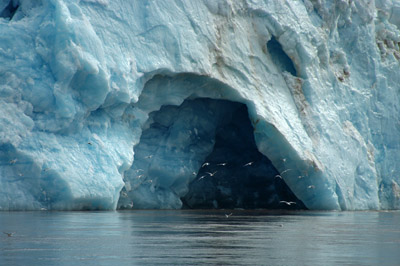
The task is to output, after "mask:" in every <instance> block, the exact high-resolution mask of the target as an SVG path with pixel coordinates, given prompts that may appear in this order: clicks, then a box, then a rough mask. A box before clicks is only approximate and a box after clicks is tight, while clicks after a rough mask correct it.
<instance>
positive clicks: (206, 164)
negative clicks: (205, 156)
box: [201, 163, 210, 167]
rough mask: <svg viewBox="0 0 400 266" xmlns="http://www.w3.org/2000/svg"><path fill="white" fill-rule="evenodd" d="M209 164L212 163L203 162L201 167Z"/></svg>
mask: <svg viewBox="0 0 400 266" xmlns="http://www.w3.org/2000/svg"><path fill="white" fill-rule="evenodd" d="M207 165H210V163H203V165H202V166H201V167H205V166H207Z"/></svg>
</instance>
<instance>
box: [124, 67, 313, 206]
mask: <svg viewBox="0 0 400 266" xmlns="http://www.w3.org/2000/svg"><path fill="white" fill-rule="evenodd" d="M165 84H167V85H165ZM156 90H157V91H158V93H155V91H156ZM230 93H232V90H231V89H229V88H228V87H227V86H224V85H223V84H221V83H219V82H217V81H215V80H211V79H209V78H204V77H198V76H195V75H190V74H187V75H178V76H176V77H165V76H156V77H155V78H153V79H152V80H151V81H150V82H148V84H147V86H146V87H145V89H144V91H143V93H142V96H141V97H140V99H139V102H138V104H137V107H138V108H139V109H142V110H143V111H144V112H148V111H151V110H146V109H145V108H146V107H148V106H160V108H159V109H158V110H154V111H151V112H150V113H149V115H148V116H146V118H145V119H144V120H145V122H144V123H143V126H142V127H143V132H142V135H141V138H140V142H139V144H137V145H136V146H135V148H134V152H135V156H134V163H133V165H132V167H131V169H129V170H128V171H126V172H125V174H124V182H125V186H124V188H123V190H122V191H121V196H120V200H119V204H118V207H119V208H121V209H126V208H139V209H140V208H145V209H148V208H162V209H164V208H167V209H171V208H172V209H178V208H191V209H192V208H204V209H209V208H226V209H227V208H229V209H232V208H243V209H255V208H257V209H258V208H266V209H277V208H279V209H305V208H306V207H305V206H304V204H303V203H302V201H301V200H299V199H298V198H297V197H296V196H295V195H294V194H293V192H292V191H291V190H290V188H289V187H288V186H287V185H286V183H285V182H284V180H283V179H282V176H281V173H279V172H278V170H277V169H276V168H275V167H274V166H273V164H272V163H271V161H270V160H269V159H268V157H267V156H265V155H263V154H262V153H260V152H259V150H258V148H257V145H256V143H255V140H254V128H253V125H252V122H251V121H250V119H249V113H248V109H247V106H246V105H245V104H243V103H240V102H237V101H232V100H225V99H226V98H228V99H229V98H230V99H235V98H236V96H235V95H233V94H230ZM157 95H158V96H157ZM206 95H208V97H206ZM210 96H211V97H213V98H214V99H213V98H210ZM223 98H225V99H223ZM237 99H238V98H237ZM150 102H151V104H149V103H150ZM153 109H154V108H153ZM253 123H257V122H255V121H254V122H253ZM288 171H289V170H288ZM285 172H286V171H285ZM284 174H285V173H282V175H284Z"/></svg>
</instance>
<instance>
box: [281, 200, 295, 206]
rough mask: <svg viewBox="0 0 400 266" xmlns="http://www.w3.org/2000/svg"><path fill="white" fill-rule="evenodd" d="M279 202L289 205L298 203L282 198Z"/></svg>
mask: <svg viewBox="0 0 400 266" xmlns="http://www.w3.org/2000/svg"><path fill="white" fill-rule="evenodd" d="M279 203H285V204H286V205H288V206H290V205H293V204H296V202H294V201H284V200H281V201H280V202H279Z"/></svg>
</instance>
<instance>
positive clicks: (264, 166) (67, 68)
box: [0, 0, 400, 210]
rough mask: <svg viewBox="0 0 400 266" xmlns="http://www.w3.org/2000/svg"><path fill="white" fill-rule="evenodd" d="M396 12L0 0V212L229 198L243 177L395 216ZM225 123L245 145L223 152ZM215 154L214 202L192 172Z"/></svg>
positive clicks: (279, 194) (317, 204)
mask: <svg viewBox="0 0 400 266" xmlns="http://www.w3.org/2000/svg"><path fill="white" fill-rule="evenodd" d="M399 17H400V3H399V2H398V1H391V0H379V1H375V2H374V1H361V0H358V1H323V0H321V1H313V0H304V1H274V0H264V1H261V0H247V1H244V0H243V1H230V0H218V1H215V0H203V1H178V0H175V1H174V0H165V1H164V0H163V1H161V0H160V1H141V0H137V1H117V0H115V1H108V0H80V1H79V0H68V1H62V0H50V1H44V0H43V1H40V0H36V1H31V0H25V1H24V0H0V62H1V64H0V209H1V210H30V209H33V210H39V209H62V210H72V209H115V208H117V207H120V208H180V207H181V206H182V202H183V203H185V204H189V205H190V206H195V205H196V204H197V205H201V204H206V205H207V204H209V203H210V202H211V205H213V206H214V207H218V205H221V204H218V200H220V201H224V197H223V195H226V196H227V198H229V199H232V200H231V201H232V202H233V201H235V202H237V203H235V204H236V205H232V206H239V207H240V200H239V199H240V198H243V197H244V194H243V195H241V194H240V193H244V192H242V190H240V189H238V186H239V185H238V184H241V182H243V187H244V188H246V189H247V188H248V186H253V185H254V184H256V183H257V182H256V183H251V182H253V181H251V182H250V181H249V179H250V178H253V177H254V176H256V178H255V179H252V180H256V179H257V178H260V180H262V181H260V183H259V184H261V185H260V186H261V187H263V188H264V187H265V189H264V190H263V189H261V190H260V191H255V190H251V191H252V192H251V193H250V192H248V193H247V192H246V193H247V194H249V195H250V194H251V197H250V196H249V197H250V198H251V199H253V200H254V202H261V203H260V204H261V205H262V202H267V203H268V202H269V203H268V204H266V205H265V207H269V206H275V207H279V203H280V202H281V201H288V200H292V201H294V202H296V204H298V205H301V204H304V206H305V207H307V208H309V209H334V210H358V209H398V208H399V207H400V186H399V185H400V177H399V176H400V166H399V164H398V163H397V162H398V161H399V159H400V155H399V147H400V140H399V136H400V126H399V125H400V124H399V119H398V116H399V99H398V95H399V93H398V91H399V84H400V75H399V74H398V73H399V70H400V69H399V60H400V50H399V45H400V34H399V33H400V32H399V27H400V20H399ZM200 102H201V104H200ZM237 106H245V107H246V108H245V109H243V110H245V111H243V112H244V113H241V114H240V116H241V117H242V116H243V114H244V117H245V116H246V115H247V116H248V118H249V121H250V123H251V126H252V128H253V134H247V133H246V134H245V133H243V132H244V131H243V132H242V130H244V129H243V128H246V126H245V123H247V122H245V119H244V118H241V120H239V121H243V122H241V123H243V127H239V126H237V122H232V123H231V124H229V123H228V121H235V119H233V120H232V114H233V113H235V110H236V109H235V108H236V107H237ZM226 123H228V124H226ZM235 123H236V124H235ZM227 128H232V130H227ZM221 132H222V133H221ZM232 132H233V133H232ZM231 133H232V134H237V136H242V139H243V138H245V140H243V141H242V142H243V143H246V147H250V146H251V145H253V144H251V143H254V145H255V148H254V149H251V150H250V149H249V150H246V152H243V153H242V154H241V153H240V152H238V153H232V154H235V156H233V155H231V154H230V155H229V156H228V154H227V153H225V151H228V150H229V146H230V143H236V142H235V141H232V140H234V139H235V138H233V137H232V138H230V137H229V136H230V135H229V134H231ZM251 137H253V138H254V140H253V139H251ZM239 139H240V138H239ZM216 143H222V144H221V145H220V144H218V145H217V144H216ZM228 144H229V145H228ZM221 147H222V148H221ZM235 147H240V145H238V146H235ZM252 147H253V146H252ZM221 150H222V151H223V152H221ZM258 153H259V154H260V155H258ZM218 154H219V155H218ZM221 154H222V155H221ZM224 154H226V156H224ZM236 154H237V155H236ZM249 154H250V155H251V154H252V155H254V156H256V155H257V156H260V157H251V160H249V162H253V161H254V160H255V161H257V162H260V163H259V165H257V167H255V165H256V164H253V165H249V166H250V167H254V168H247V169H250V170H246V171H244V170H243V171H242V170H241V169H242V168H238V167H239V166H241V167H244V164H245V163H243V162H244V161H246V156H249ZM254 158H259V159H254ZM253 159H254V160H253ZM224 160H225V161H229V162H235V163H236V166H235V167H236V168H231V169H235V170H232V171H225V172H224V174H223V175H221V176H220V179H217V178H218V175H217V174H215V175H213V176H212V177H213V178H215V179H214V181H212V182H211V181H209V182H208V183H207V182H206V181H205V180H206V179H205V178H203V179H201V180H203V181H201V182H204V188H205V189H206V188H207V189H209V190H207V191H208V192H210V191H214V192H215V191H217V190H218V191H219V192H218V193H220V194H219V196H218V199H217V198H216V199H214V200H216V201H217V203H216V204H214V203H213V202H214V200H213V199H212V196H210V195H214V194H215V193H216V192H215V193H214V192H213V193H214V194H213V193H211V192H210V193H208V192H205V191H204V192H203V191H202V189H201V188H202V187H203V186H199V185H196V184H197V183H196V182H200V181H197V180H199V178H201V177H202V176H203V174H204V173H206V172H208V173H214V172H215V171H222V170H216V169H211V168H210V169H205V168H203V167H202V166H203V165H204V164H205V163H210V162H208V161H211V162H212V163H215V167H217V164H221V163H224ZM242 163H243V165H242ZM207 166H208V167H211V165H207ZM219 166H222V165H219ZM213 167H214V166H213ZM246 167H247V166H246ZM251 169H253V170H251ZM208 170H210V171H208ZM142 172H143V173H142ZM218 173H221V172H218ZM239 174H240V175H241V177H242V178H244V179H239V176H237V175H239ZM208 175H209V176H208V177H207V178H210V177H211V175H210V174H208ZM229 175H233V178H232V182H230V181H229V178H227V176H229ZM264 175H265V178H264V179H263V176H264ZM276 178H278V179H279V180H282V182H283V183H280V185H278V184H277V183H276V181H274V180H275V179H276ZM238 180H243V181H238ZM207 184H208V185H207ZM249 184H251V185H249ZM267 188H268V189H267ZM246 189H244V190H243V191H250V190H246ZM238 193H239V194H240V195H236V194H238ZM268 193H270V194H268ZM247 194H246V195H247ZM260 194H262V197H261V196H259V195H260ZM265 194H268V196H266V195H265ZM198 195H202V197H199V196H198ZM221 195H222V196H221ZM257 195H258V196H257ZM203 196H204V197H203ZM242 196H243V197H242ZM246 197H247V196H246ZM249 197H247V199H248V198H249ZM200 198H203V201H202V202H200V201H197V200H194V201H193V199H200ZM260 199H263V200H260ZM250 205H251V204H250ZM190 206H189V207H190ZM201 206H203V205H201ZM207 206H208V205H207ZM262 206H264V205H262ZM262 206H261V207H262ZM257 207H260V206H258V205H257Z"/></svg>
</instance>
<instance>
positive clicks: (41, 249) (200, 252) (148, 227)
mask: <svg viewBox="0 0 400 266" xmlns="http://www.w3.org/2000/svg"><path fill="white" fill-rule="evenodd" d="M231 212H232V213H233V214H232V215H231V216H229V217H226V215H225V214H229V213H231ZM0 230H1V231H3V232H15V234H14V235H13V236H11V237H8V236H7V235H6V234H1V235H0V265H83V264H84V265H157V264H159V265H196V264H202V265H204V264H209V265H343V264H347V265H377V264H382V265H398V263H399V262H400V212H310V211H303V212H267V211H237V210H233V211H190V210H184V211H120V212H0Z"/></svg>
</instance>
